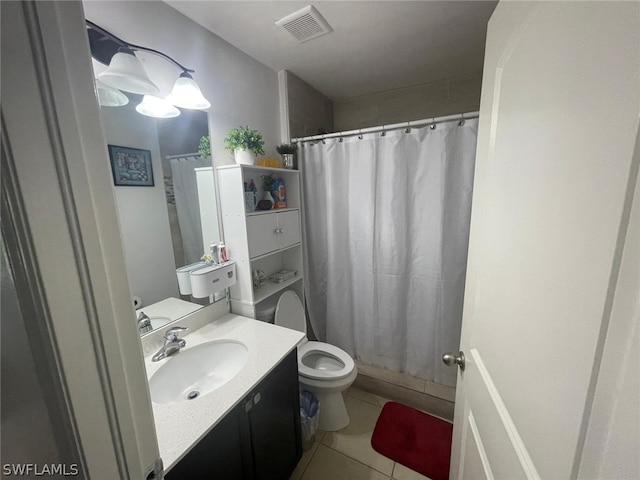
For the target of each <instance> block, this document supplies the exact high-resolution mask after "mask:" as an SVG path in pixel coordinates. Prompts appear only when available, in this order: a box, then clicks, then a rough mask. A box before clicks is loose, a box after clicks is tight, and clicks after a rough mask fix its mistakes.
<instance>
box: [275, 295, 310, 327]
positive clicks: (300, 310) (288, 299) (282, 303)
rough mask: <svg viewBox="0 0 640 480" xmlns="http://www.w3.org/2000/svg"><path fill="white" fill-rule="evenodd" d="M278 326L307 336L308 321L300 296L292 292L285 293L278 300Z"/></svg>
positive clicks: (276, 318)
mask: <svg viewBox="0 0 640 480" xmlns="http://www.w3.org/2000/svg"><path fill="white" fill-rule="evenodd" d="M274 323H275V324H276V325H279V326H281V327H286V328H291V329H292V330H298V331H299V332H302V333H304V334H305V335H306V334H307V319H306V316H305V314H304V307H303V306H302V302H301V301H300V299H299V298H298V295H296V294H295V292H292V291H291V290H287V291H286V292H284V293H283V294H282V295H281V296H280V299H279V300H278V305H277V306H276V316H275V322H274Z"/></svg>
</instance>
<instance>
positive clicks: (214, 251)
mask: <svg viewBox="0 0 640 480" xmlns="http://www.w3.org/2000/svg"><path fill="white" fill-rule="evenodd" d="M209 250H210V253H211V262H212V263H213V264H214V265H215V264H216V263H220V258H219V255H220V254H219V252H218V246H217V245H216V244H215V242H211V243H210V244H209Z"/></svg>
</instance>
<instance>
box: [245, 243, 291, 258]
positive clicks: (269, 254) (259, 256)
mask: <svg viewBox="0 0 640 480" xmlns="http://www.w3.org/2000/svg"><path fill="white" fill-rule="evenodd" d="M300 245H302V244H301V243H300V242H298V243H294V244H293V245H289V246H288V247H285V248H280V249H278V250H274V251H273V252H269V253H265V254H263V255H258V256H257V257H252V258H250V259H249V261H250V262H252V263H253V262H255V261H256V260H262V259H263V258H266V257H270V256H271V255H273V254H274V253H282V252H286V251H287V250H291V249H292V248H296V247H299V246H300Z"/></svg>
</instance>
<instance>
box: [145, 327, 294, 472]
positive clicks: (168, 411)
mask: <svg viewBox="0 0 640 480" xmlns="http://www.w3.org/2000/svg"><path fill="white" fill-rule="evenodd" d="M178 323H179V322H178ZM182 338H184V339H185V340H186V341H187V346H186V347H185V349H189V348H190V347H194V346H196V345H199V344H201V343H204V342H209V341H212V340H220V339H229V340H237V341H240V342H242V343H244V344H245V345H246V346H247V348H248V350H249V357H248V359H247V362H246V363H245V365H244V366H243V367H242V370H240V372H239V373H238V374H237V375H236V376H235V377H233V378H232V379H231V380H229V381H228V382H227V383H226V384H224V385H222V386H221V387H220V388H218V389H216V390H214V391H213V392H211V393H209V394H207V395H203V396H201V397H199V398H196V399H194V400H189V401H184V402H178V403H169V404H159V403H155V402H152V407H153V417H154V420H155V425H156V435H157V437H158V446H159V449H160V456H161V457H162V461H163V462H164V469H165V472H167V471H169V469H170V468H171V467H173V466H174V465H175V464H176V463H177V462H178V461H179V460H180V459H181V458H182V457H183V456H184V455H185V454H186V453H187V452H188V451H189V450H190V449H191V447H193V446H194V445H195V444H196V443H197V442H198V441H199V440H200V439H202V438H203V437H204V436H205V435H206V434H207V433H208V432H209V431H210V430H211V429H212V428H213V427H214V426H215V425H216V424H217V423H218V422H219V421H220V420H221V419H222V418H223V417H224V416H225V415H226V414H227V413H228V412H229V411H231V410H232V409H233V407H235V406H236V405H237V404H238V403H239V402H240V400H242V399H243V398H244V397H245V396H246V395H247V394H248V393H249V392H250V391H251V390H252V389H253V388H254V387H255V386H256V385H257V384H258V383H259V382H260V381H261V380H262V379H264V378H265V377H266V375H267V374H268V373H269V372H270V371H271V370H273V368H274V367H275V366H276V365H277V364H278V363H279V362H280V361H281V360H282V359H283V358H284V357H285V356H286V355H287V354H288V353H289V352H291V351H292V350H293V349H294V348H295V346H296V345H297V344H298V342H300V340H302V339H303V338H304V335H303V334H302V333H301V332H298V331H296V330H291V329H288V328H283V327H278V326H276V325H271V324H269V323H265V322H261V321H258V320H254V319H252V318H247V317H242V316H239V315H234V314H227V315H225V316H223V317H221V318H218V319H217V320H214V321H212V322H211V323H208V324H207V325H205V326H204V327H202V328H199V329H198V330H195V331H194V332H192V333H190V334H188V335H184V336H183V337H182ZM178 355H179V353H178ZM168 361H171V357H169V358H167V359H164V360H160V361H159V362H152V361H151V355H149V356H147V357H145V367H146V369H147V378H151V376H152V375H153V374H154V373H155V372H156V371H157V370H158V369H159V368H160V367H161V366H162V365H164V364H165V363H166V362H168Z"/></svg>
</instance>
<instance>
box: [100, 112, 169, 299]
mask: <svg viewBox="0 0 640 480" xmlns="http://www.w3.org/2000/svg"><path fill="white" fill-rule="evenodd" d="M100 117H101V119H102V126H103V129H104V134H105V139H106V141H107V143H108V144H111V145H120V146H124V147H132V148H141V149H144V150H149V151H150V152H151V162H152V167H153V180H154V186H153V187H114V191H115V197H116V204H117V207H118V220H119V222H120V232H121V234H122V244H123V246H124V255H125V260H126V264H127V276H128V277H129V287H130V288H131V295H132V296H134V295H135V296H138V297H140V298H141V299H142V306H145V305H150V304H152V303H155V302H159V301H160V300H164V299H165V298H168V297H176V298H180V297H179V292H178V280H177V278H176V272H175V268H176V267H175V261H174V253H173V245H172V243H171V231H170V228H169V215H168V213H167V202H166V198H165V188H164V180H163V176H162V161H161V157H160V147H159V145H158V133H157V129H156V119H155V118H150V117H147V116H144V115H140V114H139V113H138V112H136V111H135V105H133V103H132V102H130V103H129V104H128V105H126V106H124V107H102V108H101V109H100Z"/></svg>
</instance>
